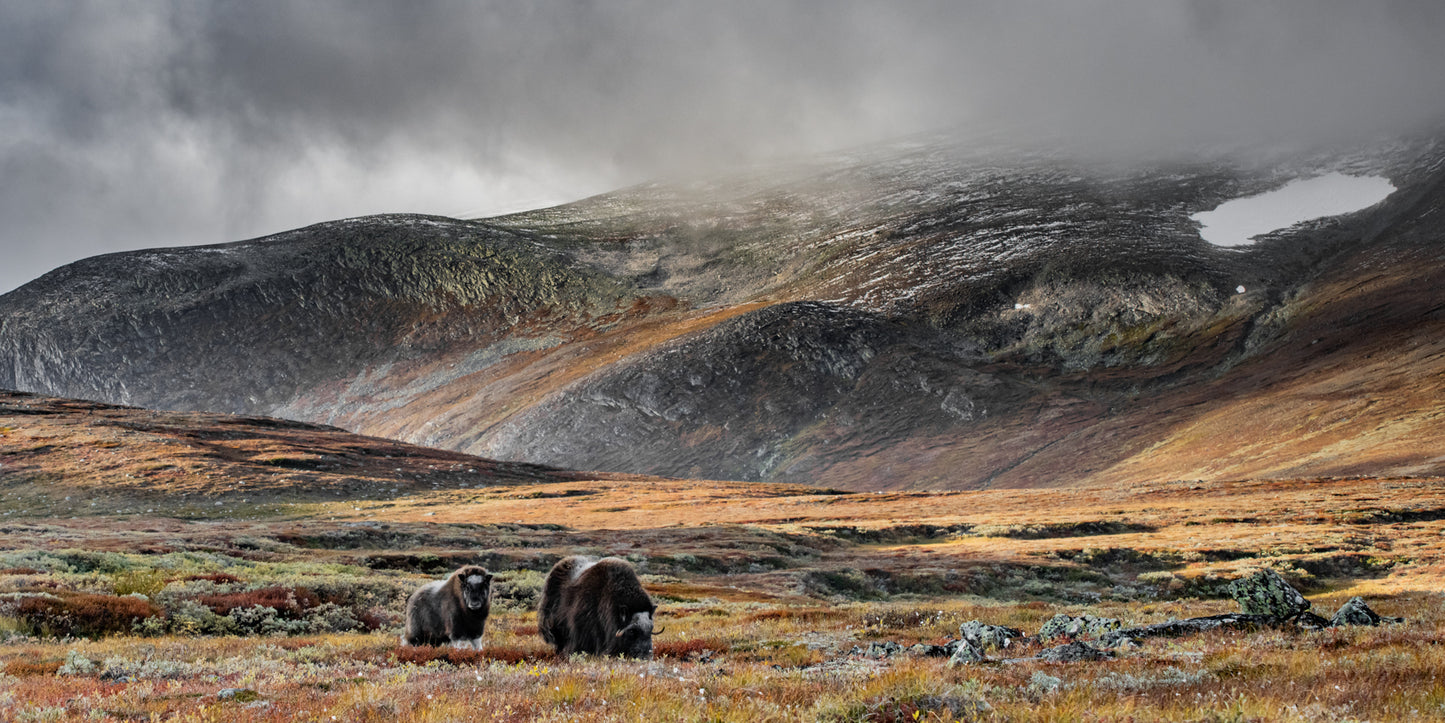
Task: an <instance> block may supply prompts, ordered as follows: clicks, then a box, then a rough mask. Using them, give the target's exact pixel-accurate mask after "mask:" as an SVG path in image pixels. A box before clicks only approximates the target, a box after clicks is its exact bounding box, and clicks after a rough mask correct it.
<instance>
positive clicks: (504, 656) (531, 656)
mask: <svg viewBox="0 0 1445 723" xmlns="http://www.w3.org/2000/svg"><path fill="white" fill-rule="evenodd" d="M482 657H485V658H487V659H488V660H499V661H501V662H503V663H535V662H537V661H539V660H545V659H547V658H550V657H552V651H550V650H537V649H529V648H513V647H497V648H486V649H484V650H483V651H482Z"/></svg>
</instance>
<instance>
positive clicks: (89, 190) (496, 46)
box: [0, 0, 1445, 292]
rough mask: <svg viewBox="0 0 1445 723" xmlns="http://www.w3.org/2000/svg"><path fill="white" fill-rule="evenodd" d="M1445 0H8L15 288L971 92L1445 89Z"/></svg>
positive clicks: (1085, 112) (1088, 106)
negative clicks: (101, 257) (106, 257)
mask: <svg viewBox="0 0 1445 723" xmlns="http://www.w3.org/2000/svg"><path fill="white" fill-rule="evenodd" d="M1441 38H1445V2H1441V1H1440V0H1420V1H1418V2H1388V1H1384V0H1301V1H1299V2H1267V1H1265V0H1239V1H1237V2H1227V1H1224V0H1192V1H1187V2H1186V1H1184V0H1138V1H1137V2H1130V1H1127V0H1115V1H1111V2H1091V1H1089V0H1058V1H1057V2H1030V1H1029V0H1000V1H998V2H969V1H966V0H942V1H940V2H900V1H899V0H878V1H876V2H849V1H848V0H826V1H824V0H819V1H816V2H802V1H799V2H786V1H785V0H760V1H758V2H749V1H747V0H727V1H726V2H722V1H718V0H704V1H699V2H678V1H676V0H673V1H667V2H664V1H662V0H659V1H656V2H641V1H634V0H598V1H596V2H577V1H563V0H557V1H547V0H504V1H501V2H494V3H492V2H480V1H477V2H421V1H418V0H405V1H395V0H384V1H379V2H364V1H357V0H344V1H337V2H327V1H323V0H305V1H304V2H280V1H274V2H273V1H268V0H239V1H237V2H207V1H205V0H177V1H176V2H161V1H157V2H125V1H123V0H98V1H96V2H67V1H65V0H43V1H38V0H0V292H3V291H6V290H9V289H11V288H13V287H15V286H17V285H19V284H21V283H24V282H25V281H27V280H29V279H31V278H34V277H35V276H38V275H39V274H41V273H44V272H45V271H47V270H49V269H51V268H54V267H56V266H58V265H61V264H64V263H68V262H70V261H73V260H75V259H78V258H82V257H84V256H89V255H94V254H97V253H104V252H107V251H114V250H122V249H134V248H146V247H154V246H173V245H182V244H195V243H215V242H220V241H231V240H239V239H243V238H249V237H254V236H258V235H262V234H266V233H271V232H275V231H281V230H285V229H288V228H294V227H297V226H301V225H305V224H308V223H313V222H316V221H323V220H328V219H334V218H340V217H346V216H354V215H359V214H365V213H376V212H387V211H418V212H430V213H442V214H449V215H479V214H493V213H500V212H506V211H513V210H521V209H525V208H531V207H537V206H543V205H550V204H554V203H559V202H563V201H568V200H572V199H575V198H579V197H582V196H586V195H589V194H592V193H597V192H601V191H605V190H609V189H611V188H615V187H618V186H621V185H626V184H630V183H635V182H638V181H641V180H645V179H647V178H651V177H656V176H660V175H674V174H679V173H706V172H708V171H710V170H714V169H717V168H720V167H723V166H727V165H730V164H739V163H749V162H756V161H760V160H763V159H768V158H771V157H775V156H779V155H783V156H788V155H800V154H807V153H813V152H819V151H826V150H829V149H834V148H841V147H848V146H852V145H857V144H861V143H867V142H870V141H875V140H886V139H889V138H894V137H898V136H901V135H906V134H908V133H912V132H916V131H920V130H931V129H937V128H946V127H953V126H955V125H958V124H961V123H965V122H983V123H988V124H999V123H1002V124H1004V125H1006V126H1015V125H1016V126H1028V127H1031V128H1034V129H1036V130H1042V131H1051V132H1056V133H1062V134H1064V135H1066V136H1067V137H1072V138H1078V139H1081V140H1084V141H1085V142H1088V143H1102V144H1106V145H1107V144H1108V143H1115V144H1118V143H1124V144H1125V145H1133V144H1140V145H1144V146H1151V145H1157V144H1172V143H1176V142H1179V141H1180V140H1194V139H1206V138H1207V139H1211V140H1213V139H1232V138H1246V139H1253V138H1283V139H1295V140H1298V139H1302V138H1311V139H1316V138H1318V139H1326V138H1334V137H1349V136H1352V135H1357V134H1373V133H1379V132H1389V131H1392V130H1394V129H1398V128H1405V127H1408V126H1411V125H1415V124H1420V123H1423V122H1426V121H1427V120H1428V119H1432V118H1438V117H1440V116H1441V115H1442V113H1445V42H1442V40H1441Z"/></svg>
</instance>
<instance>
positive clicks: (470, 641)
mask: <svg viewBox="0 0 1445 723" xmlns="http://www.w3.org/2000/svg"><path fill="white" fill-rule="evenodd" d="M451 646H452V647H453V648H457V649H459V650H466V649H467V648H471V649H472V650H477V651H480V650H481V649H482V639H481V637H480V636H479V637H475V638H457V639H456V640H453V641H452V642H451Z"/></svg>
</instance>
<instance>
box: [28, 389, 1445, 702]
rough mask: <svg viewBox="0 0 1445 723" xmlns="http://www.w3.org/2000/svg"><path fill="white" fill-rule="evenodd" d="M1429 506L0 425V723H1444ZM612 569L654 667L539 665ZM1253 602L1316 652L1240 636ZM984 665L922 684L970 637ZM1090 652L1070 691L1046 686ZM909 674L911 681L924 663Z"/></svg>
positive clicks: (179, 421) (133, 418)
mask: <svg viewBox="0 0 1445 723" xmlns="http://www.w3.org/2000/svg"><path fill="white" fill-rule="evenodd" d="M1442 533H1445V480H1442V479H1439V478H1428V477H1421V478H1392V479H1380V478H1369V477H1360V478H1347V479H1340V478H1330V479H1247V480H1238V481H1231V482H1221V481H1211V482H1203V481H1192V480H1161V481H1159V482H1157V483H1154V484H1147V485H1139V486H1135V487H1133V488H1130V489H1119V488H1103V487H1097V488H1094V487H1065V488H1059V489H1015V490H984V491H971V492H886V493H845V492H841V491H838V490H830V489H823V488H816V487H803V486H789V485H776V484H745V483H733V482H709V481H695V480H675V479H663V478H652V477H636V476H626V475H589V474H585V473H573V472H563V471H559V470H555V469H550V468H545V467H537V466H530V465H520V464H502V463H497V462H490V461H487V460H482V459H478V458H475V457H469V456H466V455H461V454H455V453H450V452H439V451H436V450H429V449H424V448H419V447H412V446H408V445H404V444H400V443H396V442H391V441H387V440H381V439H376V438H367V437H359V436H355V435H350V434H346V433H343V432H341V431H339V430H335V429H331V428H326V427H315V426H309V425H301V424H296V423H291V422H279V421H275V420H265V419H258V418H245V417H231V416H225V415H206V414H178V413H160V412H149V411H145V410H139V409H131V408H124V407H113V406H107V405H100V404H93V403H89V402H75V401H67V400H58V399H50V398H45V397H36V396H30V395H20V394H10V393H6V394H3V395H0V671H3V672H0V719H4V720H11V721H50V720H57V721H59V720H96V721H235V720H254V721H332V720H336V721H388V722H389V721H407V722H413V721H415V722H420V721H471V720H476V721H492V720H497V721H530V720H558V721H561V720H569V721H570V720H583V721H590V720H638V721H692V720H696V721H732V720H737V721H748V722H749V723H754V722H757V721H774V720H786V721H819V720H821V721H920V720H927V721H949V720H984V721H987V720H1000V721H1003V720H1007V721H1035V720H1037V721H1044V720H1086V721H1087V720H1136V721H1152V720H1165V721H1256V720H1257V721H1275V720H1283V721H1366V720H1368V721H1396V720H1400V721H1410V720H1442V719H1445V645H1442V644H1441V641H1442V639H1445V635H1442V633H1445V613H1442V610H1441V607H1442V606H1441V603H1442V602H1445V597H1442V582H1445V536H1442ZM569 554H586V555H595V556H602V555H613V556H618V557H622V558H625V559H627V560H629V561H631V562H632V564H633V565H634V566H635V567H636V569H637V570H638V572H639V574H640V575H641V578H642V582H643V584H644V585H645V587H646V588H647V590H648V591H649V592H650V593H651V595H652V597H653V599H654V600H655V601H656V602H657V604H658V612H657V619H658V624H659V626H661V627H663V628H665V631H664V632H663V633H662V634H660V635H658V636H657V638H656V640H655V655H654V657H653V658H652V659H651V660H646V661H637V660H621V659H599V658H587V657H570V658H558V657H555V656H554V655H553V654H552V653H551V650H550V648H549V647H548V646H546V645H545V644H544V643H543V642H542V640H541V639H540V638H539V637H538V635H537V630H536V613H535V605H536V600H537V595H538V592H539V588H540V586H541V583H542V580H543V575H544V574H545V573H546V571H547V570H548V568H549V567H550V566H551V565H552V564H553V563H554V562H556V561H557V560H558V559H560V558H561V557H564V556H566V555H569ZM464 564H480V565H483V566H485V567H487V568H488V569H489V570H491V571H492V572H494V573H495V575H496V582H495V584H494V588H493V606H492V615H491V618H490V619H489V621H488V625H487V630H486V635H485V639H484V648H483V650H481V651H474V650H464V649H453V648H432V647H403V646H401V645H400V644H399V642H398V633H399V631H400V628H401V623H402V611H403V606H404V604H405V600H406V597H407V595H408V594H409V593H410V592H411V591H412V590H414V589H415V588H416V587H417V586H418V585H420V584H422V583H424V582H426V581H428V580H433V579H438V578H440V577H442V576H444V575H445V574H446V573H448V572H449V571H450V570H452V569H455V568H456V567H459V566H461V565H464ZM1264 568H1268V569H1272V570H1274V571H1276V572H1278V573H1280V574H1281V575H1282V576H1283V577H1284V578H1285V579H1286V580H1288V581H1289V582H1290V583H1291V584H1292V585H1293V586H1295V587H1296V588H1298V589H1299V590H1301V591H1302V592H1304V593H1305V595H1306V596H1307V598H1308V600H1309V602H1310V603H1311V604H1312V607H1311V611H1313V612H1315V613H1318V614H1319V615H1321V616H1323V617H1325V618H1328V617H1330V615H1331V614H1332V613H1333V612H1334V611H1335V610H1336V608H1338V607H1339V606H1340V605H1341V604H1343V603H1344V602H1346V601H1347V600H1349V599H1350V598H1352V597H1356V596H1359V597H1362V598H1363V599H1364V600H1365V601H1366V602H1367V603H1368V605H1369V606H1370V607H1371V608H1373V609H1374V610H1375V611H1377V612H1378V613H1379V614H1381V615H1385V616H1391V617H1397V618H1403V621H1402V622H1394V623H1391V622H1386V623H1383V624H1380V625H1378V626H1339V627H1333V626H1322V627H1315V628H1312V627H1311V626H1304V625H1298V624H1292V623H1289V624H1283V623H1282V624H1278V625H1271V624H1263V625H1257V626H1253V627H1233V628H1221V629H1217V630H1213V631H1208V632H1203V633H1198V634H1185V635H1180V636H1176V637H1148V638H1142V639H1139V640H1137V641H1130V642H1126V643H1124V644H1120V645H1116V646H1109V645H1106V644H1105V643H1104V642H1103V641H1101V640H1099V639H1098V637H1099V636H1097V635H1092V634H1089V633H1084V632H1081V633H1079V635H1078V639H1077V640H1075V639H1074V638H1071V637H1069V636H1067V635H1066V636H1062V637H1057V638H1053V639H1040V638H1039V637H1038V636H1036V635H1035V633H1037V632H1038V631H1039V630H1040V628H1041V626H1043V625H1044V623H1046V622H1047V621H1049V620H1050V619H1051V618H1054V617H1055V616H1056V615H1058V614H1066V615H1071V616H1080V615H1091V616H1096V617H1100V618H1108V619H1116V620H1118V621H1120V625H1121V626H1122V627H1124V628H1131V627H1140V626H1146V625H1151V624H1156V623H1162V622H1166V621H1170V620H1179V619H1185V618H1194V617H1201V616H1210V615H1219V614H1224V613H1231V612H1237V611H1238V606H1237V605H1236V603H1235V602H1234V601H1233V600H1232V599H1231V598H1230V594H1229V591H1228V589H1227V588H1228V583H1229V582H1230V581H1232V580H1234V579H1236V578H1239V577H1241V576H1243V575H1245V574H1247V573H1248V572H1249V571H1252V570H1256V569H1264ZM973 620H977V621H981V622H983V623H987V624H991V625H1002V626H1009V627H1012V628H1016V629H1018V630H1020V631H1022V632H1023V633H1024V636H1023V637H1021V638H1017V639H1015V640H1014V641H1013V642H1012V643H1011V644H1010V645H1008V646H1007V647H1003V648H990V649H987V650H985V651H984V652H985V655H984V656H983V657H984V659H983V660H982V661H975V662H969V663H961V664H950V658H949V657H948V656H947V655H944V654H940V651H942V650H944V648H943V647H942V646H946V645H948V644H949V643H950V642H952V641H955V640H957V639H958V637H959V635H960V633H959V627H960V625H961V624H963V623H965V622H968V621H973ZM1071 642H1084V643H1086V644H1088V645H1090V646H1091V647H1092V648H1094V649H1099V650H1103V651H1104V653H1105V656H1106V657H1103V658H1102V659H1097V660H1083V661H1073V662H1059V661H1056V660H1053V659H1051V656H1049V655H1047V654H1046V655H1042V656H1041V655H1040V654H1041V653H1045V652H1046V651H1048V650H1050V649H1055V648H1057V646H1059V645H1060V644H1064V643H1071ZM935 646H938V647H935Z"/></svg>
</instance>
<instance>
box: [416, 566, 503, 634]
mask: <svg viewBox="0 0 1445 723" xmlns="http://www.w3.org/2000/svg"><path fill="white" fill-rule="evenodd" d="M491 612H492V573H490V572H487V569H486V568H484V567H479V566H477V565H467V566H466V567H463V568H460V569H458V570H457V571H456V572H453V573H452V574H451V575H449V576H447V579H445V580H437V581H435V582H429V583H427V584H425V585H422V586H421V587H419V588H417V591H416V592H414V593H412V594H411V597H410V598H409V599H407V601H406V632H404V633H402V635H401V642H403V643H405V644H407V645H446V644H448V643H450V644H451V645H453V646H455V647H458V648H467V647H470V648H473V649H476V650H481V649H482V631H483V630H484V629H485V628H486V626H487V616H488V615H489V614H491Z"/></svg>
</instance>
